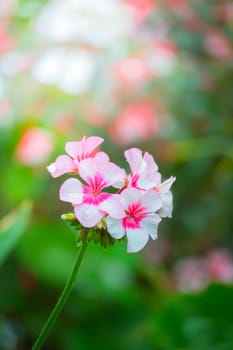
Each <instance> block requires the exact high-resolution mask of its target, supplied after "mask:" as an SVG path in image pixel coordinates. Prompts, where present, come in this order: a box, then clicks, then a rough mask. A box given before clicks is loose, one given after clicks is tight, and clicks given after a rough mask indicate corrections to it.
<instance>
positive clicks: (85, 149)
mask: <svg viewBox="0 0 233 350" xmlns="http://www.w3.org/2000/svg"><path fill="white" fill-rule="evenodd" d="M103 141H104V140H103V138H102V137H98V136H91V137H88V138H86V137H83V139H82V140H81V141H78V142H67V143H66V146H65V150H66V152H67V154H68V156H67V155H61V156H59V157H57V159H56V160H55V162H54V163H52V164H50V165H49V166H48V167H47V169H48V171H49V172H50V174H51V175H52V177H58V176H61V175H63V174H66V173H77V172H78V171H79V164H80V162H81V161H82V160H83V159H86V158H89V157H93V156H94V154H95V153H96V148H97V147H98V146H99V145H100V144H101V143H102V142H103Z"/></svg>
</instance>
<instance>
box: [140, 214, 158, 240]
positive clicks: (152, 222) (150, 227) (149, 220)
mask: <svg viewBox="0 0 233 350" xmlns="http://www.w3.org/2000/svg"><path fill="white" fill-rule="evenodd" d="M160 221H161V218H160V216H159V215H157V214H150V215H148V216H147V217H145V218H144V219H142V221H141V223H140V225H141V226H142V227H143V228H144V230H145V231H146V232H147V234H148V235H150V236H151V238H152V239H156V238H157V237H158V235H157V230H158V224H159V223H160Z"/></svg>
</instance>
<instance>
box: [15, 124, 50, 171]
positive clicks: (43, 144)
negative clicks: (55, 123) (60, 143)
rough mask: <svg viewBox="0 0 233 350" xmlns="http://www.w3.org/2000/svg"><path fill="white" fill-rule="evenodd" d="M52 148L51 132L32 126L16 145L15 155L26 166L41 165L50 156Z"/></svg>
mask: <svg viewBox="0 0 233 350" xmlns="http://www.w3.org/2000/svg"><path fill="white" fill-rule="evenodd" d="M52 150H53V139H52V136H51V134H50V133H49V132H48V131H46V130H44V129H42V128H37V127H33V128H30V129H28V130H26V131H25V132H24V133H23V135H22V136H21V138H20V140H19V143H18V144H17V146H16V150H15V155H16V158H17V159H18V161H19V162H20V163H22V164H24V165H28V166H38V165H41V164H42V163H43V162H44V161H45V160H47V158H48V157H49V156H50V154H51V153H52Z"/></svg>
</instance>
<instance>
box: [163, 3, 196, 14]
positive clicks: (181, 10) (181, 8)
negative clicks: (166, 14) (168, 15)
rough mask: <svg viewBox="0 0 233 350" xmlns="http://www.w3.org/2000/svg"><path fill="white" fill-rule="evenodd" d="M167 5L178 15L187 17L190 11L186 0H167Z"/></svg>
mask: <svg viewBox="0 0 233 350" xmlns="http://www.w3.org/2000/svg"><path fill="white" fill-rule="evenodd" d="M167 7H168V10H170V11H172V12H174V13H175V14H176V15H177V16H180V17H187V16H188V15H189V14H190V12H191V7H190V4H189V1H188V0H167Z"/></svg>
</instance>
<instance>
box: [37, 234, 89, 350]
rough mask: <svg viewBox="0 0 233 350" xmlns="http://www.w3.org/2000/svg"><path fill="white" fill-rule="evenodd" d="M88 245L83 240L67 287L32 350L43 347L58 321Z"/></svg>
mask: <svg viewBox="0 0 233 350" xmlns="http://www.w3.org/2000/svg"><path fill="white" fill-rule="evenodd" d="M87 245H88V243H87V242H86V241H83V243H82V246H81V248H80V250H79V252H78V255H77V258H76V260H75V263H74V267H73V269H72V271H71V274H70V276H69V278H68V280H67V282H66V285H65V288H64V290H63V292H62V294H61V296H60V298H59V299H58V301H57V303H56V305H55V307H54V309H53V311H52V312H51V314H50V316H49V318H48V320H47V322H46V323H45V324H44V326H43V328H42V330H41V332H40V334H39V336H38V338H37V340H36V342H35V344H34V345H33V347H32V350H39V349H40V348H41V346H42V344H43V343H44V341H45V338H46V336H47V335H48V333H49V331H50V329H51V328H52V326H53V324H54V322H55V321H56V319H57V317H58V315H59V313H60V312H61V310H62V308H63V306H64V305H65V303H66V301H67V299H68V297H69V295H70V292H71V290H72V287H73V285H74V282H75V278H76V275H77V273H78V271H79V267H80V265H81V262H82V259H83V256H84V253H85V250H86V248H87Z"/></svg>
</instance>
